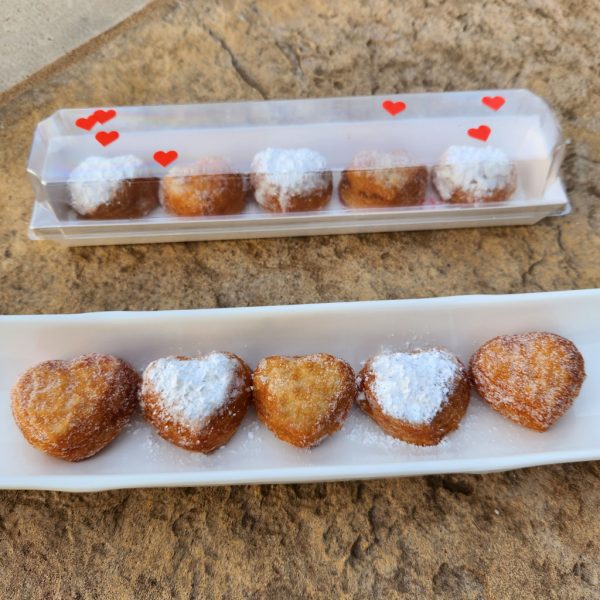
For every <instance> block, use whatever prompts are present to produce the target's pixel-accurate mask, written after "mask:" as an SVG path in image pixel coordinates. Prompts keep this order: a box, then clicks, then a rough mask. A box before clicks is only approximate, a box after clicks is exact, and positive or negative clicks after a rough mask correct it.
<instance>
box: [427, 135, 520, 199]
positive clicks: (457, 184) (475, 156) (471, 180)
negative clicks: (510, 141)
mask: <svg viewBox="0 0 600 600" xmlns="http://www.w3.org/2000/svg"><path fill="white" fill-rule="evenodd" d="M513 177H514V167H513V165H512V164H511V162H510V160H509V158H508V156H507V155H506V154H505V153H504V152H503V151H502V150H500V149H499V148H494V147H493V146H485V147H483V148H477V147H474V146H450V147H449V148H448V149H447V150H446V152H444V154H443V155H442V157H441V159H440V162H439V164H438V165H437V166H436V167H434V169H433V182H434V184H435V187H436V189H437V191H438V193H439V194H440V196H441V197H442V199H443V200H446V201H448V200H450V198H451V197H452V195H453V194H454V193H455V192H456V191H464V192H466V193H468V194H471V195H473V196H475V197H476V198H480V197H485V196H487V195H488V194H490V193H492V192H494V191H496V190H499V189H502V188H505V187H507V186H510V185H511V184H512V181H513Z"/></svg>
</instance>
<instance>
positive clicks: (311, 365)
mask: <svg viewBox="0 0 600 600" xmlns="http://www.w3.org/2000/svg"><path fill="white" fill-rule="evenodd" d="M253 384H254V396H253V397H254V405H255V407H256V411H257V414H258V418H259V419H260V420H261V421H262V422H263V423H264V424H265V425H266V426H267V427H268V428H269V429H270V430H271V431H272V432H273V433H274V434H275V435H276V436H277V437H278V438H279V439H281V440H283V441H284V442H288V443H289V444H293V445H294V446H298V447H299V448H309V447H311V446H315V445H317V444H318V443H319V442H321V441H322V440H323V439H324V438H325V437H326V436H328V435H331V434H332V433H334V432H336V431H337V430H338V429H340V428H341V426H342V425H343V423H344V421H345V420H346V417H347V416H348V413H349V411H350V408H351V406H352V403H353V402H354V400H355V398H356V392H357V389H356V382H355V376H354V371H353V369H352V367H350V365H348V364H347V363H346V362H344V361H343V360H341V359H339V358H336V357H335V356H331V354H310V355H307V356H292V357H287V356H268V357H266V358H263V359H262V360H261V361H260V363H259V365H258V367H257V368H256V371H254V375H253Z"/></svg>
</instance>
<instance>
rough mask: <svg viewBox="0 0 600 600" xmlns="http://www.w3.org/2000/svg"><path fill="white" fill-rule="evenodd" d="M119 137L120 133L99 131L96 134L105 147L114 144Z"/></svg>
mask: <svg viewBox="0 0 600 600" xmlns="http://www.w3.org/2000/svg"><path fill="white" fill-rule="evenodd" d="M118 137H119V132H118V131H99V132H98V133H97V134H96V139H97V140H98V141H99V142H100V143H101V144H102V145H103V146H108V145H109V144H112V143H113V142H114V141H115V140H116V139H118Z"/></svg>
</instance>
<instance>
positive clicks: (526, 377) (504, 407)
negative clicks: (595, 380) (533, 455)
mask: <svg viewBox="0 0 600 600" xmlns="http://www.w3.org/2000/svg"><path fill="white" fill-rule="evenodd" d="M470 373H471V379H472V381H473V384H474V386H475V388H476V389H477V391H478V393H479V395H480V396H481V398H482V399H483V400H484V401H485V402H486V403H487V404H488V405H489V406H491V407H492V408H493V409H494V410H495V411H497V412H499V413H500V414H501V415H504V416H505V417H508V418H509V419H511V420H512V421H515V422H516V423H519V424H520V425H523V426H524V427H528V428H530V429H535V430H536V431H546V430H547V429H548V428H549V427H551V426H552V425H553V424H554V423H556V421H557V420H558V419H559V418H560V417H561V416H562V415H563V414H564V413H565V412H566V411H567V409H568V408H569V407H570V406H571V405H572V404H573V401H574V400H575V398H576V397H577V396H578V395H579V391H580V389H581V385H582V383H583V380H584V379H585V368H584V362H583V357H582V356H581V354H580V352H579V350H577V348H576V346H575V344H573V342H570V341H569V340H567V339H565V338H563V337H561V336H559V335H556V334H554V333H546V332H540V331H534V332H531V333H521V334H517V335H501V336H498V337H495V338H493V339H491V340H489V341H488V342H486V343H485V344H483V346H481V348H479V349H478V350H477V352H475V354H473V356H472V357H471V364H470Z"/></svg>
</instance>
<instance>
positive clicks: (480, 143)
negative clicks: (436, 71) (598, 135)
mask: <svg viewBox="0 0 600 600" xmlns="http://www.w3.org/2000/svg"><path fill="white" fill-rule="evenodd" d="M564 147H565V142H564V140H563V138H562V135H561V131H560V126H559V124H558V121H557V119H556V116H555V114H554V113H553V111H552V110H551V109H550V108H549V107H548V105H547V104H546V103H545V102H544V101H543V100H542V99H540V98H539V97H538V96H536V95H534V94H533V93H531V92H529V91H527V90H483V91H469V92H444V93H422V94H395V95H386V96H369V97H345V98H321V99H300V100H274V101H257V102H225V103H215V104H195V105H168V106H139V107H104V108H101V109H99V108H89V109H81V108H78V109H63V110H59V111H58V112H56V113H55V114H53V115H52V116H51V117H49V118H48V119H46V120H44V121H42V122H40V123H39V124H38V126H37V129H36V131H35V134H34V139H33V145H32V149H31V155H30V159H29V165H28V173H29V176H30V179H31V182H32V184H33V187H34V189H35V194H36V198H35V203H34V210H33V216H32V219H31V224H30V236H31V237H32V238H33V239H50V240H55V241H58V242H61V243H63V244H67V245H73V246H76V245H94V244H130V243H147V242H167V241H190V240H214V239H234V238H252V237H275V236H295V235H317V234H334V233H359V232H376V231H399V230H414V229H439V228H456V227H481V226H487V225H511V224H532V223H535V222H537V221H539V220H540V219H542V218H544V217H546V216H549V215H560V214H566V213H567V212H569V210H570V205H569V201H568V198H567V196H566V194H565V191H564V188H563V185H562V183H561V180H560V178H559V175H558V171H559V166H560V163H561V160H562V157H563V154H564ZM290 151H291V152H290ZM307 153H308V154H307ZM309 154H310V155H309ZM257 155H259V157H262V159H263V160H261V159H259V158H257ZM315 155H316V156H318V157H319V160H316V159H314V156H315ZM311 156H312V158H311ZM265 157H266V158H265ZM365 157H366V158H365ZM288 159H289V160H288ZM313 159H314V160H313ZM86 161H87V162H86ZM207 161H208V163H209V165H208V167H207ZM211 161H212V162H211ZM90 165H91V168H87V167H90ZM98 165H100V167H98ZM119 165H120V166H119ZM219 165H224V166H223V167H222V168H221V167H220V166H219ZM507 165H508V167H507ZM112 166H115V167H114V168H112ZM134 167H135V168H134ZM269 169H272V171H273V172H269ZM507 169H509V170H507ZM363 171H364V172H363ZM509 171H510V172H509ZM415 177H416V178H417V179H415ZM411 178H412V179H411ZM223 181H225V182H227V183H226V184H225V185H226V186H229V182H233V183H232V185H233V188H235V194H237V196H236V198H237V200H235V201H234V204H235V206H234V205H229V206H227V202H229V201H230V200H228V199H229V196H227V194H226V195H225V200H224V202H225V204H223V203H222V202H221V204H220V205H219V206H221V209H222V210H221V212H227V211H233V214H200V213H198V212H197V213H196V214H187V213H186V214H185V215H182V214H176V213H175V212H173V206H175V205H174V204H170V203H169V199H170V198H171V197H172V193H173V189H176V190H178V192H177V193H179V192H180V191H181V187H179V186H180V184H181V185H183V186H184V187H183V189H184V191H185V190H187V191H188V192H190V194H191V195H190V196H189V197H191V198H192V201H193V202H194V201H196V200H198V201H200V202H202V201H204V202H205V204H206V201H207V200H206V199H207V197H208V204H211V203H212V202H213V200H214V198H213V197H211V194H213V196H214V195H215V194H216V195H217V196H219V194H221V196H222V195H223V194H222V189H221V188H222V187H223ZM261 181H262V182H263V183H264V181H267V183H269V184H271V187H270V188H269V190H270V191H271V192H272V194H271V195H272V196H273V197H275V200H274V202H275V203H276V208H278V209H281V208H283V209H284V210H283V211H282V212H272V209H273V206H270V207H268V206H267V207H266V205H265V203H264V201H263V200H264V198H262V197H261V196H260V194H261V193H263V192H264V190H263V192H260V190H259V188H260V185H261ZM319 182H320V183H319ZM344 182H345V183H344ZM124 183H125V184H126V186H125V187H120V188H119V184H124ZM363 184H364V185H363ZM319 185H321V188H320V191H321V192H322V193H323V194H325V196H326V197H325V198H321V200H320V201H319V203H318V207H316V208H315V203H314V202H313V203H312V204H311V202H310V201H309V202H307V203H306V204H305V205H303V204H302V202H304V201H305V200H306V199H307V198H308V197H310V195H311V194H310V192H311V190H312V191H314V190H315V189H316V190H317V191H319ZM328 185H329V188H328V189H325V188H327V186H328ZM344 185H346V188H345V190H346V191H345V192H344ZM453 185H457V186H458V188H457V190H458V192H461V191H463V192H464V193H457V194H454V195H452V196H451V197H450V192H451V191H452V189H450V191H448V190H449V186H450V188H452V186H453ZM481 185H484V188H485V186H489V187H490V189H491V191H492V192H493V191H494V189H496V188H497V189H499V190H500V191H501V192H502V193H499V194H488V195H487V196H486V197H483V196H482V195H481V194H480V193H479V191H481ZM186 186H187V187H186ZM290 186H291V187H290ZM303 186H304V187H303ZM311 186H312V187H311ZM315 186H316V187H315ZM398 186H400V187H401V188H402V190H399V189H398ZM403 186H404V187H403ZM494 186H496V188H494ZM233 188H232V189H233ZM305 188H306V189H305ZM227 189H229V187H228V188H227ZM242 189H243V191H240V190H242ZM340 189H341V190H342V198H340ZM115 190H120V191H121V192H122V193H124V197H125V199H126V200H127V202H129V203H131V202H133V207H134V209H136V208H139V209H140V210H139V211H138V212H139V213H140V214H141V213H143V212H145V211H146V212H147V214H143V215H141V216H136V217H131V215H130V213H128V212H127V211H125V212H123V211H121V212H119V210H117V211H116V212H115V211H113V213H112V214H109V213H110V210H108V211H107V210H100V211H96V213H95V214H85V212H84V211H85V210H87V208H89V206H92V207H97V206H99V205H102V202H104V201H106V198H109V201H108V206H109V208H110V207H112V206H113V204H111V202H112V201H113V200H115V198H116V194H117V192H116V191H115ZM290 190H291V191H290ZM382 190H383V191H382ZM478 190H479V191H478ZM488 191H489V190H488ZM297 192H298V193H300V197H299V198H300V199H299V201H298V202H297V203H295V204H294V202H291V203H290V202H289V197H290V194H291V195H292V196H293V194H294V193H297ZM304 192H306V194H305V193H304ZM396 192H397V194H396ZM504 192H505V193H504ZM240 194H242V195H243V199H242V195H240ZM278 194H279V195H280V196H281V198H279V199H280V200H281V202H280V203H279V204H277V201H278V199H277V196H278ZM286 194H287V196H286ZM381 194H383V197H384V200H383V201H382V197H381ZM444 194H445V195H446V198H444V197H443V196H444ZM263 196H264V193H263ZM178 197H179V198H181V197H182V196H181V195H180V196H178ZM183 197H187V196H185V194H184V195H183ZM286 197H287V200H285V198H286ZM194 198H195V199H196V200H194ZM257 198H258V199H259V200H261V202H262V203H259V202H257ZM349 198H350V199H358V203H356V202H349V200H348V199H349ZM103 199H104V200H103ZM296 199H297V198H296ZM313 199H314V198H313ZM117 200H119V201H121V200H122V198H117ZM217 200H218V201H217V204H219V202H220V201H221V200H222V198H221V200H219V198H217ZM284 200H285V201H284ZM363 200H364V202H363ZM115 201H116V200H115ZM193 202H192V203H193ZM286 202H287V203H286ZM240 203H241V204H240ZM117 204H118V202H117ZM223 206H225V208H223ZM74 207H76V208H77V209H78V211H79V213H78V212H77V211H76V210H75V208H74ZM290 207H292V208H293V210H291V211H290V210H286V208H287V209H289V208H290ZM129 208H131V206H130V207H129ZM302 208H307V210H301V209H302ZM299 209H300V210H299ZM238 211H239V212H238ZM134 212H135V210H134ZM189 212H190V211H188V213H189ZM193 212H194V210H192V211H191V213H193ZM205 212H206V211H205ZM123 214H125V215H126V216H125V217H124V216H123Z"/></svg>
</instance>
